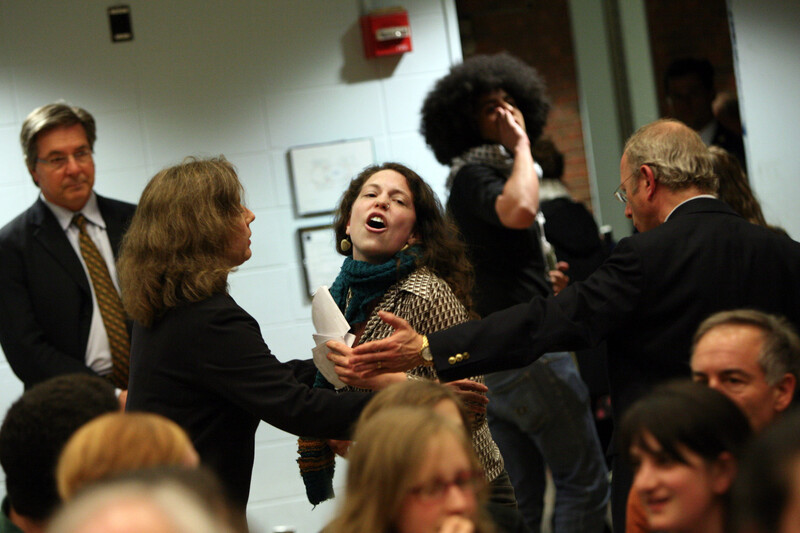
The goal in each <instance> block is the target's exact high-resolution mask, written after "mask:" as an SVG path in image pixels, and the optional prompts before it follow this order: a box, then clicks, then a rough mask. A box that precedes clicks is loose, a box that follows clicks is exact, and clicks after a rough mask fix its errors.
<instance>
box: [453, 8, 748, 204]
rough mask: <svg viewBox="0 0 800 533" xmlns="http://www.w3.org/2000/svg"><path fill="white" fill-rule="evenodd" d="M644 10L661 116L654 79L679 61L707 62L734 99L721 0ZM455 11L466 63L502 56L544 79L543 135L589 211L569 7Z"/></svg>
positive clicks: (661, 98)
mask: <svg viewBox="0 0 800 533" xmlns="http://www.w3.org/2000/svg"><path fill="white" fill-rule="evenodd" d="M645 5H646V10H647V17H648V26H649V30H650V33H651V48H652V53H653V68H654V72H655V76H656V86H657V88H658V92H659V94H658V96H659V105H660V106H662V107H661V112H662V114H663V112H664V109H663V102H664V97H663V88H662V83H661V79H662V77H663V73H664V70H665V69H666V67H667V65H668V64H669V63H670V61H672V60H673V59H676V58H679V57H683V56H687V55H695V56H703V57H707V58H708V59H709V60H710V61H711V62H712V64H713V65H714V66H715V69H716V83H717V89H718V90H720V91H722V90H727V91H732V92H734V93H735V91H736V82H735V79H734V74H733V58H732V54H731V42H730V35H729V30H728V19H727V13H726V7H725V0H671V1H670V2H663V1H659V0H649V1H646V2H645ZM456 8H457V11H458V17H459V26H460V29H461V44H462V49H463V54H464V57H465V58H468V57H470V56H471V55H474V54H486V53H495V52H500V51H503V50H506V51H508V52H510V53H512V54H514V55H516V56H518V57H520V58H521V59H523V60H524V61H526V62H527V63H529V64H530V65H532V66H534V67H536V69H538V70H539V72H541V74H542V75H543V76H544V77H545V79H546V80H547V84H548V87H549V93H550V98H551V101H552V103H553V109H552V111H551V112H550V117H549V119H548V123H547V126H546V128H545V135H549V136H550V137H551V138H552V139H553V141H554V142H555V143H556V146H558V148H559V149H560V150H561V151H562V152H564V155H565V160H566V168H565V172H564V180H565V181H566V183H567V186H568V187H569V188H570V190H571V191H572V193H573V195H574V196H575V197H576V198H577V199H578V200H580V201H582V202H584V203H585V204H586V205H587V207H589V208H591V205H590V203H591V202H590V192H589V178H588V172H587V169H586V157H585V155H584V147H583V134H582V129H581V128H582V127H581V118H580V110H579V108H578V90H577V81H576V72H575V58H574V51H573V48H572V35H571V26H570V19H569V16H570V15H569V5H568V2H567V1H566V0H551V1H548V2H532V1H530V0H493V1H491V2H487V1H485V0H456Z"/></svg>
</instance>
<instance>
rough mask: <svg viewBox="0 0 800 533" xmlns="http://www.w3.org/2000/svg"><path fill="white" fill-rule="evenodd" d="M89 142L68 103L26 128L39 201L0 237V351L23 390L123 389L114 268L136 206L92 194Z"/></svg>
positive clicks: (86, 122) (90, 124)
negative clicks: (92, 384) (108, 385)
mask: <svg viewBox="0 0 800 533" xmlns="http://www.w3.org/2000/svg"><path fill="white" fill-rule="evenodd" d="M95 138H96V134H95V121H94V118H93V117H92V115H90V114H89V113H88V112H87V111H86V110H84V109H81V108H79V107H73V106H69V105H67V104H64V103H54V104H48V105H45V106H42V107H39V108H37V109H35V110H33V111H32V112H31V113H30V115H28V117H27V118H26V119H25V122H24V123H23V124H22V131H21V133H20V142H21V144H22V150H23V153H24V155H25V163H26V166H27V167H28V172H29V173H30V175H31V177H32V178H33V182H34V184H36V186H37V187H39V197H38V198H37V199H36V201H35V202H34V203H33V205H32V206H31V207H30V208H28V209H27V210H26V211H24V212H23V213H22V214H20V215H19V216H17V217H16V218H15V219H14V220H12V221H11V222H9V223H8V224H7V225H6V226H5V227H4V228H2V229H1V230H0V344H2V347H3V352H4V353H5V355H6V358H7V359H8V362H9V364H10V366H11V368H12V370H13V371H14V373H15V374H16V375H17V377H19V378H20V380H22V382H23V383H24V385H25V388H26V389H27V388H30V387H31V386H32V385H35V384H36V383H38V382H40V381H44V380H46V379H48V378H50V377H53V376H57V375H61V374H71V373H89V374H97V375H101V376H106V377H108V378H109V379H110V380H111V381H112V382H113V383H114V384H115V385H116V386H117V387H118V388H119V389H121V390H124V389H127V384H126V380H127V375H126V372H127V359H126V358H127V343H128V342H129V338H128V331H127V323H126V320H125V316H124V311H122V310H121V302H120V298H119V288H118V282H117V275H116V269H115V267H114V261H115V257H116V254H117V251H118V250H119V245H120V241H121V239H122V234H123V231H124V229H125V228H126V227H127V225H128V223H129V222H130V219H131V217H132V216H133V213H134V211H135V209H136V207H135V206H134V205H132V204H128V203H124V202H120V201H117V200H111V199H108V198H103V197H102V196H99V195H97V194H95V193H94V191H93V187H94V173H95V167H94V159H93V157H92V150H93V148H94V142H95ZM98 272H99V274H98ZM96 276H101V278H97V277H96ZM98 295H99V298H98ZM98 301H100V302H101V303H100V304H98ZM108 302H110V303H108ZM109 309H111V311H108V310H109ZM113 313H115V314H113Z"/></svg>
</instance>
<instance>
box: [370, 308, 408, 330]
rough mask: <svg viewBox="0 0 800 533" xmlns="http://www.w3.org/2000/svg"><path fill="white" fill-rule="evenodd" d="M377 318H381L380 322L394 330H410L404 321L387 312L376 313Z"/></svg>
mask: <svg viewBox="0 0 800 533" xmlns="http://www.w3.org/2000/svg"><path fill="white" fill-rule="evenodd" d="M378 316H379V317H381V320H383V321H384V322H386V323H387V324H389V325H390V326H392V327H393V328H394V329H395V330H397V329H410V328H411V326H409V325H408V322H407V321H406V320H404V319H402V318H400V317H399V316H397V315H395V314H394V313H390V312H389V311H378Z"/></svg>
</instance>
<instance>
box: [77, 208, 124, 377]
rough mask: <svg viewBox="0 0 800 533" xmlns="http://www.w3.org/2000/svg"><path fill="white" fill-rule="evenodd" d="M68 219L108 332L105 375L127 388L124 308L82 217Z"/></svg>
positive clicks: (78, 215) (106, 266)
mask: <svg viewBox="0 0 800 533" xmlns="http://www.w3.org/2000/svg"><path fill="white" fill-rule="evenodd" d="M72 223H73V224H75V225H76V226H77V227H78V230H79V237H78V241H79V243H80V250H81V255H82V256H83V261H84V262H85V263H86V269H87V270H88V271H89V278H91V280H92V287H94V294H95V297H96V298H97V307H98V308H99V309H100V316H101V317H102V318H103V326H105V328H106V335H108V344H109V347H110V348H111V362H112V365H113V366H112V369H111V374H109V375H108V379H109V380H110V381H111V383H113V384H114V386H116V387H118V388H120V389H123V390H124V389H127V388H128V366H129V361H130V336H129V335H128V329H127V327H126V325H125V318H126V315H125V309H124V308H123V307H122V299H121V298H120V297H119V293H118V292H117V289H116V287H114V282H113V281H111V274H110V273H109V272H108V265H106V262H105V259H103V256H102V255H101V254H100V250H98V249H97V245H95V243H94V241H93V240H92V238H91V237H89V234H88V233H86V218H85V217H84V216H83V215H82V214H80V213H78V214H77V215H75V216H74V217H73V219H72Z"/></svg>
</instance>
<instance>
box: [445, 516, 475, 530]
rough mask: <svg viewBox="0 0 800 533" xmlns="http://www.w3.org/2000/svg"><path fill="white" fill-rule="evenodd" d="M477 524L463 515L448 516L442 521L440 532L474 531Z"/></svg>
mask: <svg viewBox="0 0 800 533" xmlns="http://www.w3.org/2000/svg"><path fill="white" fill-rule="evenodd" d="M473 531H475V525H474V524H473V523H472V520H470V519H469V518H466V517H463V516H448V517H447V518H445V519H444V522H442V527H441V528H439V533H472V532H473Z"/></svg>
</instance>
